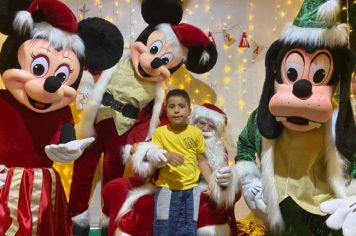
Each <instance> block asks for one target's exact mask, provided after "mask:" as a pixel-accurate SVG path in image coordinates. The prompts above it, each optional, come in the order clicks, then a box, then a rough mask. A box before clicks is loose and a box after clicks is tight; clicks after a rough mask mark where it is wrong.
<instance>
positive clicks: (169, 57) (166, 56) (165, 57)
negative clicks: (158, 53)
mask: <svg viewBox="0 0 356 236" xmlns="http://www.w3.org/2000/svg"><path fill="white" fill-rule="evenodd" d="M161 60H162V62H163V64H164V65H167V64H169V63H170V62H171V61H172V60H173V54H171V53H166V54H164V55H163V56H162V57H161Z"/></svg>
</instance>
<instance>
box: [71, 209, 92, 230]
mask: <svg viewBox="0 0 356 236" xmlns="http://www.w3.org/2000/svg"><path fill="white" fill-rule="evenodd" d="M72 221H73V222H74V223H76V224H77V225H79V226H81V227H83V228H86V227H88V226H89V211H88V210H86V211H84V212H82V213H81V214H79V215H76V216H73V217H72Z"/></svg>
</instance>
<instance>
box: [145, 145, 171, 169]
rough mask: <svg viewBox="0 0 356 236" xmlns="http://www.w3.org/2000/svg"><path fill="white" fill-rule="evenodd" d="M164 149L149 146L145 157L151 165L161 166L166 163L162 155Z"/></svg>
mask: <svg viewBox="0 0 356 236" xmlns="http://www.w3.org/2000/svg"><path fill="white" fill-rule="evenodd" d="M164 153H165V151H164V150H162V149H158V148H155V147H150V148H149V149H148V150H147V152H146V159H147V160H148V161H149V162H151V163H152V165H153V166H155V167H157V168H161V167H163V166H165V165H166V164H167V163H168V160H167V158H166V157H165V156H164Z"/></svg>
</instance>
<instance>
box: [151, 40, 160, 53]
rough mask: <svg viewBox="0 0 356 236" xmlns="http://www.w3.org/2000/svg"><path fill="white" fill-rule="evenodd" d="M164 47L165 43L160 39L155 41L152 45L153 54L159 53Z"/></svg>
mask: <svg viewBox="0 0 356 236" xmlns="http://www.w3.org/2000/svg"><path fill="white" fill-rule="evenodd" d="M162 47H163V44H162V42H161V41H160V40H157V41H154V42H153V43H152V45H151V47H150V53H151V54H153V55H154V54H157V53H159V52H160V51H161V49H162Z"/></svg>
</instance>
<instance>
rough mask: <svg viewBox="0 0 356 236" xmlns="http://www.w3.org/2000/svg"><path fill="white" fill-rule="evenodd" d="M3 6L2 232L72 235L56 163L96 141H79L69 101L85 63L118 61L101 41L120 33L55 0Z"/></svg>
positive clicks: (0, 26)
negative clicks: (78, 17)
mask: <svg viewBox="0 0 356 236" xmlns="http://www.w3.org/2000/svg"><path fill="white" fill-rule="evenodd" d="M0 9H1V10H0V30H1V32H2V33H5V34H8V37H7V39H6V41H5V42H4V45H3V47H2V50H1V53H0V72H1V75H2V80H3V83H4V85H5V87H6V90H1V91H0V111H1V113H2V116H1V118H0V166H1V167H0V170H1V171H2V172H0V235H21V236H26V235H68V236H69V235H71V219H70V217H69V212H68V208H67V200H66V197H65V194H64V191H63V187H62V183H61V180H60V177H59V175H58V173H57V172H56V170H55V169H53V168H52V164H53V161H59V162H70V161H72V160H75V159H76V158H78V157H79V156H80V155H81V153H82V152H83V150H84V149H85V148H86V147H87V146H88V145H89V144H90V143H92V142H93V140H94V138H92V137H90V138H86V139H82V140H75V132H74V125H73V118H72V113H71V110H70V108H69V103H71V102H72V101H74V99H75V97H76V86H77V85H78V83H79V80H80V78H81V75H82V71H83V66H90V67H93V66H94V68H98V69H105V68H109V67H111V66H112V65H113V64H115V63H116V62H117V59H116V57H117V56H116V55H115V56H110V55H107V54H106V53H105V52H106V48H105V49H104V48H102V47H101V43H105V42H103V41H101V40H100V38H103V36H104V35H106V36H107V37H110V41H112V43H113V44H112V45H115V44H116V43H117V42H118V41H120V40H121V41H122V37H121V34H120V32H119V31H118V29H117V28H116V27H115V26H114V25H112V24H111V23H109V22H107V21H105V20H103V19H99V18H91V19H87V20H84V21H82V22H80V23H79V24H77V20H76V18H75V16H74V14H73V13H72V12H71V10H70V9H69V8H68V7H67V6H66V5H64V4H63V3H62V2H60V1H57V0H34V1H32V2H31V1H17V0H12V1H7V0H2V1H1V3H0ZM108 42H109V41H107V42H106V43H108ZM109 45H110V44H109ZM112 50H113V51H116V53H117V54H120V53H121V52H122V48H120V47H117V46H114V47H113V48H112ZM98 55H101V56H100V57H103V58H104V57H106V59H107V60H102V59H100V61H98V59H97V58H95V57H97V56H98ZM97 62H99V63H98V64H97Z"/></svg>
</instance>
